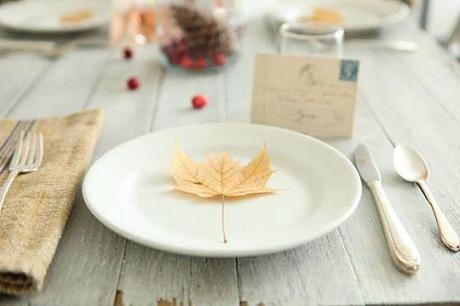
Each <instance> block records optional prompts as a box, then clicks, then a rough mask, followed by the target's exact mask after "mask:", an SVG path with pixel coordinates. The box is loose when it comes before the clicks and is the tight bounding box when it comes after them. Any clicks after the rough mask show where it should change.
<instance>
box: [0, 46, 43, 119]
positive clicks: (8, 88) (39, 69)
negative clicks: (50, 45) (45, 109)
mask: <svg viewBox="0 0 460 306" xmlns="http://www.w3.org/2000/svg"><path fill="white" fill-rule="evenodd" d="M48 65H49V62H48V61H46V60H45V59H43V58H42V57H39V56H37V55H32V54H26V53H9V54H0V77H1V80H2V82H0V97H1V98H0V105H1V106H0V114H1V115H2V116H3V117H4V116H6V115H7V114H8V112H10V111H11V108H12V107H13V106H14V105H15V104H16V103H17V102H18V100H19V99H20V98H21V97H22V96H23V95H25V94H27V91H28V90H31V89H32V88H33V86H34V84H35V83H36V81H38V79H39V78H40V77H41V76H42V75H43V74H44V73H45V72H46V71H45V70H46V68H47V67H48Z"/></svg>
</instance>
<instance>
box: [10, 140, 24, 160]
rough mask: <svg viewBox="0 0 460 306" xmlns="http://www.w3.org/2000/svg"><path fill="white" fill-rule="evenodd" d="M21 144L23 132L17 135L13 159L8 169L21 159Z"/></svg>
mask: <svg viewBox="0 0 460 306" xmlns="http://www.w3.org/2000/svg"><path fill="white" fill-rule="evenodd" d="M23 142H24V132H23V131H21V134H20V135H19V139H18V141H17V143H16V150H15V151H14V154H13V157H12V158H11V162H10V167H12V166H15V165H17V164H18V163H19V158H20V157H21V151H22V150H23V146H22V145H23Z"/></svg>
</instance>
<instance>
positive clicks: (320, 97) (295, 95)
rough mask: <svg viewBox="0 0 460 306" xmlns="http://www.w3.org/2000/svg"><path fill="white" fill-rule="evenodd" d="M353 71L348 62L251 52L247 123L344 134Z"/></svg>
mask: <svg viewBox="0 0 460 306" xmlns="http://www.w3.org/2000/svg"><path fill="white" fill-rule="evenodd" d="M357 74H358V62H357V61H352V60H337V59H327V58H307V57H297V56H280V55H265V54H260V55H257V57H256V65H255V72H254V89H253V101H252V121H253V122H254V123H262V124H269V125H275V126H281V127H286V128H290V129H293V130H297V131H300V132H303V133H306V134H309V135H313V136H317V137H349V136H351V134H352V129H353V117H354V109H355V104H356V81H357Z"/></svg>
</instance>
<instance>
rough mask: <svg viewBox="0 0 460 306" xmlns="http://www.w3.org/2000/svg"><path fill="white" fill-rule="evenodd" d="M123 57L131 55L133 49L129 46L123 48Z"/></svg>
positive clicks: (127, 57)
mask: <svg viewBox="0 0 460 306" xmlns="http://www.w3.org/2000/svg"><path fill="white" fill-rule="evenodd" d="M123 57H124V58H125V59H127V60H129V59H131V58H132V57H133V50H132V49H131V48H129V47H126V48H124V49H123Z"/></svg>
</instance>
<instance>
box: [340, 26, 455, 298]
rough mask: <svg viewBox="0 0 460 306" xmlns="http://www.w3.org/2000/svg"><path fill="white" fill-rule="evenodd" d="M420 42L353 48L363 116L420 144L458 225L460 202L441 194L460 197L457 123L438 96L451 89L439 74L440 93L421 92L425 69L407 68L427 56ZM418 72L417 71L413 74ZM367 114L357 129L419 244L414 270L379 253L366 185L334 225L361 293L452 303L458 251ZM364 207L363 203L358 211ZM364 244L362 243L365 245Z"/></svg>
mask: <svg viewBox="0 0 460 306" xmlns="http://www.w3.org/2000/svg"><path fill="white" fill-rule="evenodd" d="M389 35H390V33H387V37H391V36H389ZM420 44H421V46H422V49H421V51H420V54H418V55H414V54H402V53H394V52H383V51H380V52H375V51H374V52H371V51H365V50H363V51H361V52H355V53H354V54H353V55H354V56H355V57H357V58H359V59H360V60H361V61H362V66H361V68H362V69H361V76H360V82H361V84H360V100H361V101H360V103H361V107H362V108H368V111H366V114H365V115H364V116H367V117H369V118H372V117H376V118H377V119H378V120H377V121H378V122H379V123H380V124H381V126H382V127H383V130H384V131H383V132H384V133H385V134H387V138H388V137H389V140H391V142H393V143H401V142H402V143H410V144H413V145H415V146H416V147H419V148H420V149H421V150H422V152H423V153H424V154H425V157H426V158H427V160H428V162H430V163H431V164H432V167H433V169H435V170H434V171H433V177H432V179H431V180H430V185H431V186H432V187H433V190H434V191H435V192H436V195H437V196H438V199H439V201H440V202H441V203H440V204H441V206H442V207H443V208H444V211H445V212H446V214H447V215H448V217H449V219H450V220H451V221H452V223H453V225H454V227H455V228H456V229H457V230H459V231H460V223H459V222H458V220H459V219H458V216H459V213H460V211H459V208H458V207H457V206H456V205H454V203H452V201H448V200H447V199H455V198H456V197H458V191H457V190H458V189H457V188H455V186H456V185H458V182H459V179H460V178H459V174H458V171H455V167H456V165H458V164H459V159H458V153H459V152H458V147H459V145H458V141H459V140H458V137H457V135H458V132H457V131H458V129H459V126H458V122H457V121H456V119H455V118H453V116H452V114H450V113H449V112H448V110H447V108H446V107H445V105H443V104H441V103H439V100H440V99H443V98H444V97H446V95H449V99H452V96H450V95H453V94H454V92H452V91H450V93H449V94H448V93H447V92H449V86H450V85H447V86H444V83H443V82H442V81H441V82H438V83H437V86H439V87H440V88H439V89H438V92H442V95H443V97H440V96H437V93H436V91H431V90H430V91H429V92H427V87H426V86H425V85H424V82H427V79H426V76H423V75H422V74H420V73H416V74H413V73H411V72H410V70H409V69H410V64H409V63H412V64H414V62H412V61H414V56H416V57H418V59H419V60H418V62H419V63H418V65H423V63H424V62H422V61H421V59H422V58H426V56H427V55H426V53H424V52H425V51H424V50H425V49H424V48H423V46H424V43H423V41H421V43H420ZM429 50H432V49H429ZM428 52H429V51H428ZM438 55H439V57H437V58H433V59H432V60H431V62H430V64H431V65H433V67H435V66H436V65H439V67H438V68H437V69H438V70H439V69H442V66H443V65H444V60H446V59H447V57H448V55H447V54H444V53H439V54H438ZM436 62H437V63H438V64H436ZM418 71H419V72H420V69H418ZM419 77H420V78H421V79H417V78H419ZM451 77H453V75H452V76H451ZM443 80H444V78H443ZM448 82H450V81H448ZM430 86H435V84H431V85H430ZM428 93H429V94H428ZM446 105H447V104H446ZM369 106H370V108H369ZM450 107H452V105H450ZM362 116H363V115H362ZM361 120H362V119H361ZM358 122H359V121H358ZM372 122H375V121H373V120H369V123H367V124H364V125H363V126H360V125H358V126H357V137H358V139H359V138H361V139H362V140H363V141H364V142H365V143H368V144H369V145H370V147H371V149H372V151H373V155H375V157H376V159H377V161H378V164H379V167H380V168H381V170H382V175H383V178H384V187H385V189H386V191H387V193H388V196H389V198H390V199H391V200H392V202H393V205H394V207H395V210H396V211H397V213H398V214H399V215H400V217H401V219H402V221H403V223H404V224H405V225H406V227H407V229H408V231H409V233H410V234H411V235H412V237H413V238H414V241H415V243H416V245H417V246H418V248H419V251H420V253H421V256H422V265H421V269H420V271H419V272H418V273H417V274H416V275H415V276H412V277H407V276H405V275H403V274H401V273H399V272H397V271H396V270H395V269H392V268H390V266H391V262H390V261H389V257H388V256H387V255H386V254H384V253H382V250H383V249H382V247H383V246H384V244H383V241H381V240H382V239H381V235H380V236H376V235H378V233H377V232H376V231H375V228H374V227H372V225H374V224H375V222H376V220H375V218H373V217H372V219H370V217H371V216H372V215H373V214H375V213H373V212H372V210H373V206H370V205H363V204H364V203H367V204H369V203H370V202H371V198H370V195H369V193H368V192H367V190H365V192H364V195H363V199H362V203H361V207H360V210H358V213H357V214H356V215H355V216H354V218H352V219H351V220H350V222H347V223H346V224H345V225H344V226H342V227H341V229H340V230H341V233H342V234H343V237H344V241H345V245H346V247H347V249H348V250H349V252H350V254H351V258H352V261H353V264H354V266H355V267H356V272H357V276H358V281H359V284H360V288H361V292H362V295H363V298H364V301H365V302H366V303H369V304H370V303H372V304H383V303H390V304H403V303H408V302H410V303H443V302H447V301H450V302H457V303H458V302H459V301H460V276H459V275H458V274H457V273H454V272H453V269H452V268H453V267H455V266H457V265H458V264H459V260H460V258H459V257H458V256H457V255H458V254H454V253H451V252H450V251H448V250H447V249H445V248H444V247H443V246H442V244H441V243H440V241H439V238H438V234H437V230H436V227H435V222H434V218H433V216H432V213H431V211H430V208H429V206H428V204H427V203H426V201H425V199H424V197H423V196H422V195H421V193H420V192H419V190H418V189H417V188H416V187H415V186H412V185H410V184H408V183H406V182H404V181H402V179H400V178H399V177H398V176H397V174H396V172H395V170H394V169H393V165H392V162H391V158H392V148H391V147H389V146H388V141H386V143H385V141H383V139H384V137H385V135H384V134H383V133H382V130H381V128H377V127H375V123H372ZM364 123H365V122H364ZM370 123H372V124H370ZM355 139H356V137H355ZM344 145H345V147H347V146H348V144H344V143H342V144H340V145H339V144H338V143H337V146H341V147H342V148H345V147H344ZM446 178H448V179H446ZM446 200H447V201H446ZM364 208H365V209H366V210H368V211H367V212H363V210H364ZM352 221H353V222H352ZM376 237H378V238H376ZM376 239H378V240H376ZM364 249H365V250H368V251H367V252H363V250H364ZM427 280H429V281H427Z"/></svg>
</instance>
